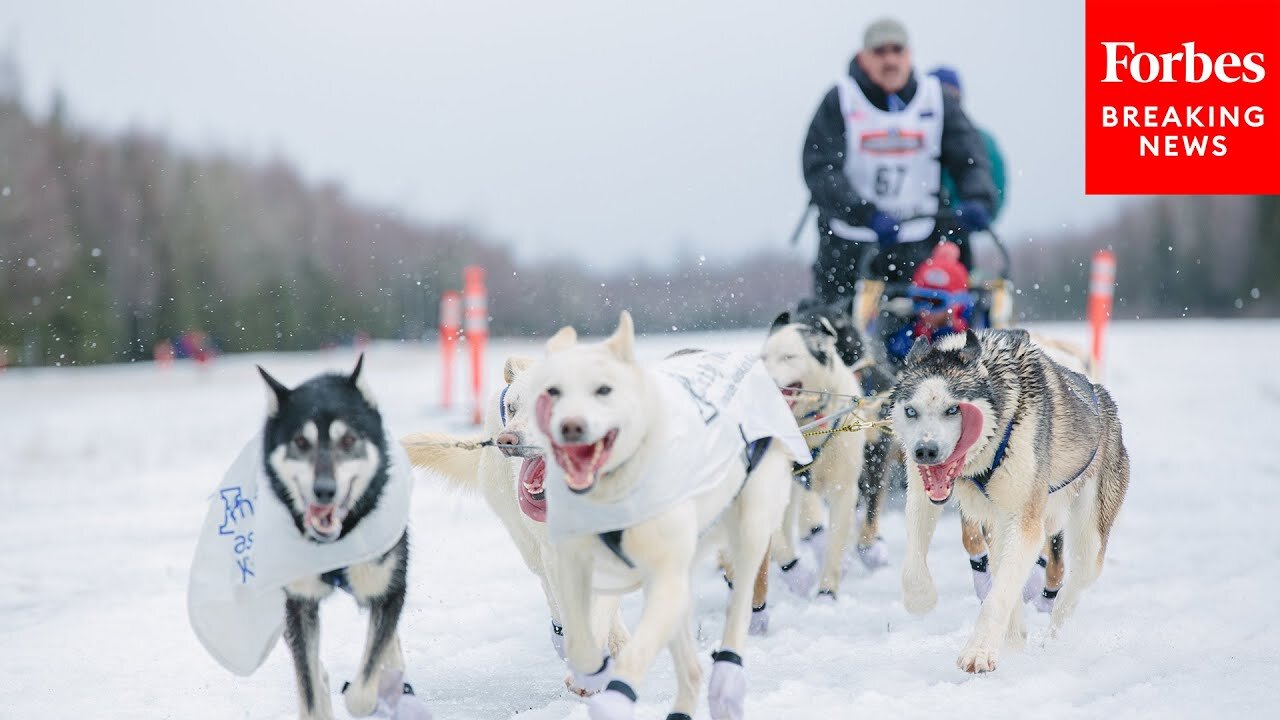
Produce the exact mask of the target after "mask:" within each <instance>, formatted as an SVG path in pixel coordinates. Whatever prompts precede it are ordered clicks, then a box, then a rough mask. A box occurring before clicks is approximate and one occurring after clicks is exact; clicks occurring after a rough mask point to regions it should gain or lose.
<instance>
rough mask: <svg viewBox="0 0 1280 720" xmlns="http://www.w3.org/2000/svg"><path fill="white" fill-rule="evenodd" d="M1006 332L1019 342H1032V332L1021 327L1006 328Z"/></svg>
mask: <svg viewBox="0 0 1280 720" xmlns="http://www.w3.org/2000/svg"><path fill="white" fill-rule="evenodd" d="M1005 333H1006V334H1007V335H1008V336H1009V337H1010V338H1011V339H1012V340H1013V341H1014V342H1015V343H1017V344H1022V343H1027V342H1031V333H1029V332H1027V331H1026V330H1023V329H1021V328H1014V329H1013V330H1005Z"/></svg>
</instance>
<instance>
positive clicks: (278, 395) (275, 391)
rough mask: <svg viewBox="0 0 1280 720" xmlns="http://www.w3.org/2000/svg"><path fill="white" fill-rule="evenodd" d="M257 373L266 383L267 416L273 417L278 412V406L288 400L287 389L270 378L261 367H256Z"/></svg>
mask: <svg viewBox="0 0 1280 720" xmlns="http://www.w3.org/2000/svg"><path fill="white" fill-rule="evenodd" d="M257 368H258V373H259V374H260V375H262V379H263V380H266V381H267V416H268V417H275V414H276V413H278V412H280V406H281V405H283V404H284V403H285V401H286V400H288V399H289V392H290V390H289V388H287V387H285V386H284V384H283V383H281V382H280V381H279V380H276V379H275V378H273V377H271V375H270V373H268V372H267V371H266V370H263V369H262V366H261V365H258V366H257Z"/></svg>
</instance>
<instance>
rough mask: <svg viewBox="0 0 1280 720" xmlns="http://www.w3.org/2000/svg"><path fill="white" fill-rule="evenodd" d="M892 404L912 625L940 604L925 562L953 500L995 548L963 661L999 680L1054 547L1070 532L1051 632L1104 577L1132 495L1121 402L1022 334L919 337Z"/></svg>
mask: <svg viewBox="0 0 1280 720" xmlns="http://www.w3.org/2000/svg"><path fill="white" fill-rule="evenodd" d="M893 403H894V405H893V424H894V431H895V433H896V434H897V435H898V437H899V440H900V441H901V442H902V447H903V452H904V454H905V456H906V461H907V462H906V465H907V475H908V487H907V545H906V558H905V561H904V566H903V570H902V592H903V600H904V604H905V605H906V607H907V610H908V611H910V612H912V613H917V614H919V613H925V612H928V611H929V610H932V609H933V607H934V606H935V605H936V604H937V601H938V594H937V591H936V589H935V588H934V585H933V579H932V577H930V575H929V567H928V564H927V562H926V558H925V554H926V552H927V551H928V548H929V541H930V539H931V538H932V536H933V530H934V526H935V524H936V522H937V519H938V515H939V512H940V510H941V507H940V506H941V505H943V504H945V503H946V502H947V501H948V500H950V499H951V496H952V495H953V494H954V495H955V496H956V497H957V499H958V500H959V502H960V508H961V510H962V511H963V513H964V515H965V517H967V518H972V519H975V520H978V521H979V522H981V523H982V524H983V525H984V526H986V527H987V528H989V529H990V531H991V535H992V544H993V552H992V554H991V555H992V558H993V563H992V565H993V569H992V575H993V587H992V590H991V593H990V594H989V595H988V596H987V598H986V600H985V601H983V603H982V610H981V612H980V613H979V615H978V621H977V626H976V627H975V628H974V632H973V636H972V637H971V638H970V639H969V642H968V644H967V645H966V646H965V648H964V651H963V652H962V653H961V654H960V657H959V659H958V661H957V664H958V665H959V666H960V669H962V670H964V671H966V672H987V671H991V670H994V669H995V668H996V663H997V660H998V658H999V654H1000V652H1001V650H1002V649H1003V647H1004V645H1005V643H1006V642H1007V643H1009V644H1010V645H1011V646H1012V647H1014V648H1017V647H1020V646H1021V645H1022V643H1023V642H1024V641H1025V639H1026V629H1025V625H1024V623H1023V609H1022V603H1021V602H1020V600H1021V598H1020V593H1021V590H1022V586H1023V581H1024V580H1025V579H1026V568H1028V567H1030V566H1031V564H1032V563H1033V562H1034V561H1035V559H1036V556H1037V553H1038V552H1039V550H1040V548H1041V546H1042V545H1043V544H1044V541H1045V538H1046V537H1049V536H1053V535H1055V534H1057V533H1059V532H1061V531H1065V533H1064V534H1065V542H1064V544H1065V546H1066V551H1067V553H1068V557H1067V579H1066V583H1065V585H1064V586H1063V588H1062V590H1061V592H1060V593H1059V595H1058V598H1057V603H1056V604H1055V606H1054V608H1053V614H1052V621H1051V625H1052V629H1053V632H1055V633H1056V632H1057V631H1058V630H1059V629H1060V628H1061V626H1062V624H1063V622H1064V621H1065V620H1066V619H1067V618H1068V617H1069V616H1070V615H1071V613H1072V611H1073V610H1074V609H1075V606H1076V603H1077V602H1078V601H1079V599H1080V593H1081V591H1082V590H1084V588H1086V587H1088V586H1089V585H1090V584H1091V583H1092V582H1093V581H1094V580H1095V579H1097V577H1098V574H1099V573H1100V572H1101V571H1102V563H1103V557H1104V555H1105V554H1106V549H1107V537H1108V535H1109V534H1110V532H1111V527H1112V524H1113V523H1114V522H1115V519H1116V514H1117V513H1118V512H1119V511H1120V504H1121V503H1122V502H1123V500H1124V495H1125V490H1126V489H1127V488H1128V485H1129V456H1128V454H1127V453H1126V452H1125V449H1124V442H1123V440H1122V438H1121V432H1120V420H1119V419H1118V418H1117V416H1116V404H1115V402H1114V401H1113V400H1112V399H1111V395H1110V394H1108V393H1107V391H1106V390H1105V389H1103V387H1102V386H1101V385H1096V384H1094V383H1092V382H1090V381H1089V380H1088V379H1087V378H1085V377H1084V376H1083V375H1081V374H1079V373H1076V372H1073V371H1071V370H1068V369H1066V368H1064V367H1062V366H1061V365H1059V364H1058V363H1056V362H1055V361H1053V360H1052V359H1051V358H1049V357H1048V356H1047V355H1046V354H1045V353H1044V351H1042V350H1041V349H1040V348H1038V347H1036V345H1035V344H1034V343H1032V342H1031V340H1030V337H1029V336H1028V335H1027V333H1026V332H1024V331H1021V330H986V331H983V332H982V333H981V334H975V333H974V332H973V331H968V332H966V333H965V334H964V335H959V334H956V335H948V336H945V337H943V338H940V339H938V340H936V341H935V342H934V343H933V344H930V343H929V342H928V341H927V340H924V339H920V340H917V341H916V344H915V346H914V347H913V348H912V349H911V352H910V354H909V355H908V356H907V360H906V366H905V368H904V369H903V372H902V374H901V376H900V377H899V379H898V383H897V385H896V386H895V388H894V391H893Z"/></svg>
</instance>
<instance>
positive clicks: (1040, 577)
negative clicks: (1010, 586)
mask: <svg viewBox="0 0 1280 720" xmlns="http://www.w3.org/2000/svg"><path fill="white" fill-rule="evenodd" d="M1043 562H1046V561H1045V559H1044V558H1043V557H1042V558H1040V559H1039V560H1038V561H1037V562H1036V564H1035V565H1032V566H1031V572H1029V573H1027V581H1026V582H1025V583H1023V584H1022V602H1024V603H1028V602H1031V601H1032V600H1034V599H1035V597H1036V596H1037V595H1039V594H1040V591H1041V590H1043V589H1044V565H1041V564H1040V563H1043Z"/></svg>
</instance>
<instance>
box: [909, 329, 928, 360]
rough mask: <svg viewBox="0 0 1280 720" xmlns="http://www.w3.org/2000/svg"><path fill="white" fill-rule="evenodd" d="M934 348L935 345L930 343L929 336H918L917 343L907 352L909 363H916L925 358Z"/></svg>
mask: <svg viewBox="0 0 1280 720" xmlns="http://www.w3.org/2000/svg"><path fill="white" fill-rule="evenodd" d="M932 349H933V346H932V345H930V344H929V339H928V338H926V337H925V336H923V335H921V336H920V337H918V338H916V342H915V344H914V345H912V346H911V352H909V353H907V365H915V364H917V363H919V362H920V361H921V360H924V358H925V356H926V355H928V354H929V351H930V350H932Z"/></svg>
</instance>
